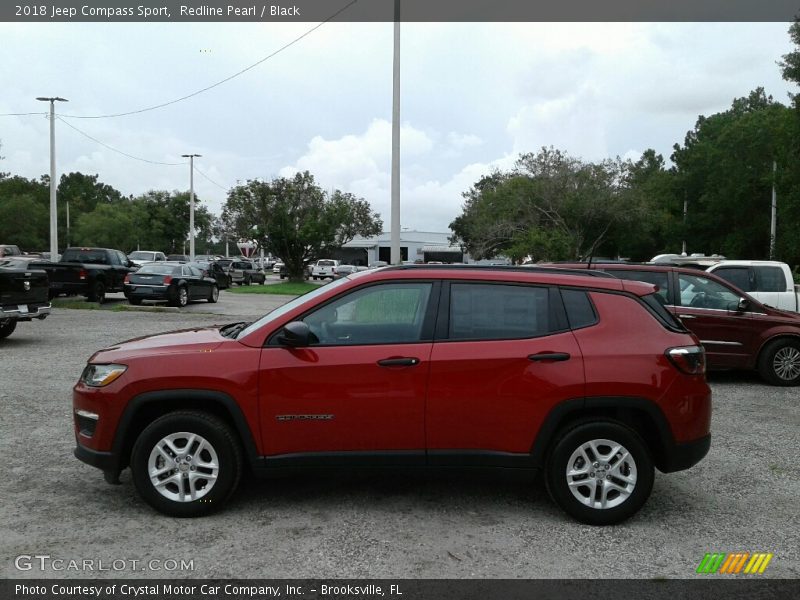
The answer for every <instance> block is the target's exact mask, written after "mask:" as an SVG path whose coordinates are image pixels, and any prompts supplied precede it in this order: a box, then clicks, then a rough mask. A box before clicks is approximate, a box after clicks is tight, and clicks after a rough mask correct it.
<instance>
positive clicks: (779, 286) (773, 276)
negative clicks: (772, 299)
mask: <svg viewBox="0 0 800 600" xmlns="http://www.w3.org/2000/svg"><path fill="white" fill-rule="evenodd" d="M755 271H756V291H757V292H785V291H786V289H787V287H786V277H785V276H784V274H783V269H781V268H780V267H766V266H763V267H762V266H757V267H755Z"/></svg>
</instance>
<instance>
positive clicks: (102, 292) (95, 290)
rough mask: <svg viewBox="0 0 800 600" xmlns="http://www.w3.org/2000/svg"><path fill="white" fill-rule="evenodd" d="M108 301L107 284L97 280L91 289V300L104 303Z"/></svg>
mask: <svg viewBox="0 0 800 600" xmlns="http://www.w3.org/2000/svg"><path fill="white" fill-rule="evenodd" d="M105 301H106V285H105V284H104V283H103V282H102V281H95V282H94V283H93V284H92V287H91V289H90V290H89V302H97V303H98V304H102V303H103V302H105Z"/></svg>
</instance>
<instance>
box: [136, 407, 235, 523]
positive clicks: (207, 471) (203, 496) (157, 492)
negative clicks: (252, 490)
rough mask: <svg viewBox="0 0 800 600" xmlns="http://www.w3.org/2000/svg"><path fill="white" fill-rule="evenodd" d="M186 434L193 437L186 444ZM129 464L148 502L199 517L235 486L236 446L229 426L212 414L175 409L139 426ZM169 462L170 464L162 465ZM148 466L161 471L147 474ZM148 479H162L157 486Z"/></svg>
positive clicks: (221, 501) (218, 504)
mask: <svg viewBox="0 0 800 600" xmlns="http://www.w3.org/2000/svg"><path fill="white" fill-rule="evenodd" d="M190 436H195V439H194V441H192V442H191V447H190V448H189V449H188V450H187V449H186V446H187V445H188V444H189V442H190V439H191V438H190ZM159 449H161V451H159ZM176 451H177V452H176ZM195 452H196V453H197V454H193V453H195ZM170 459H174V460H175V462H167V461H168V460H170ZM130 465H131V472H132V473H133V482H134V484H135V485H136V489H137V491H138V492H139V495H140V496H141V497H142V499H144V501H145V502H147V503H148V504H149V505H150V506H152V507H153V508H155V509H156V510H157V511H159V512H162V513H164V514H166V515H169V516H172V517H200V516H203V515H207V514H210V513H212V512H214V511H217V510H219V509H221V508H222V507H223V506H224V505H225V502H226V501H227V500H228V499H229V498H230V497H231V495H232V494H233V492H234V491H235V490H236V487H237V486H238V485H239V479H240V478H241V474H242V450H241V448H240V446H239V442H238V440H237V439H236V437H235V435H234V433H233V431H232V430H231V428H230V427H228V425H226V424H225V423H223V422H222V421H220V420H219V419H217V418H216V417H214V416H212V415H209V414H207V413H203V412H195V411H179V412H173V413H169V414H166V415H164V416H163V417H160V418H158V419H156V420H155V421H153V422H152V423H150V424H149V425H148V426H147V427H146V428H145V429H144V431H142V433H141V434H140V435H139V437H138V438H137V439H136V442H135V444H134V445H133V451H132V452H131V460H130ZM170 466H172V467H174V468H172V469H169V470H165V469H167V468H168V467H170ZM151 469H152V470H157V469H158V470H161V471H162V474H161V475H158V476H157V477H154V478H151V476H150V472H151ZM181 475H182V477H181ZM204 475H206V477H204ZM153 479H156V480H157V481H160V482H163V483H162V484H161V485H159V486H158V487H157V486H156V484H155V483H154V482H153ZM192 492H193V493H194V495H195V497H194V499H192V497H191V494H192ZM187 495H188V497H187Z"/></svg>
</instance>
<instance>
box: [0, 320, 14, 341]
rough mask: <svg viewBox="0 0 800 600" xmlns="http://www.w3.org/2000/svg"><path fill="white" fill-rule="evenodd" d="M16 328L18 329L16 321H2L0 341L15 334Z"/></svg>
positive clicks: (0, 324) (0, 323)
mask: <svg viewBox="0 0 800 600" xmlns="http://www.w3.org/2000/svg"><path fill="white" fill-rule="evenodd" d="M16 328H17V320H16V319H5V320H0V340H2V339H3V338H7V337H8V336H10V335H11V334H12V333H14V330H15V329H16Z"/></svg>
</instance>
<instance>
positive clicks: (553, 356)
mask: <svg viewBox="0 0 800 600" xmlns="http://www.w3.org/2000/svg"><path fill="white" fill-rule="evenodd" d="M569 359H570V355H569V354H568V353H567V352H542V353H541V354H529V355H528V360H532V361H535V362H538V361H544V360H552V361H559V360H569Z"/></svg>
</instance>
